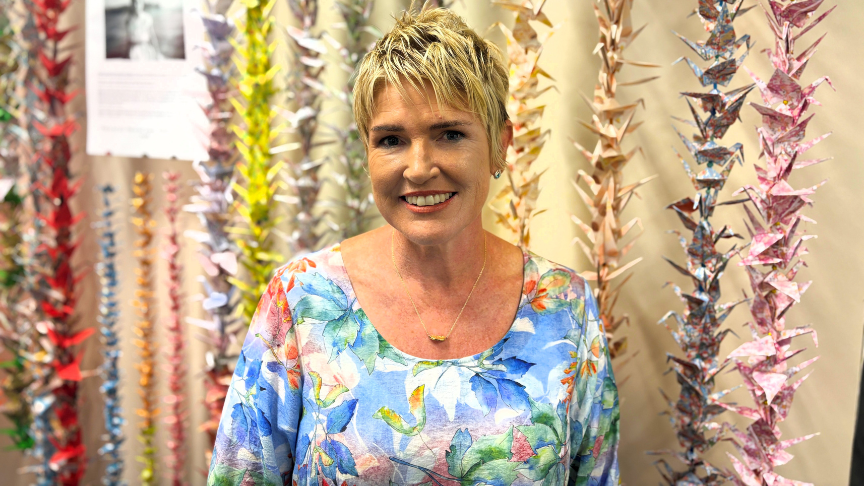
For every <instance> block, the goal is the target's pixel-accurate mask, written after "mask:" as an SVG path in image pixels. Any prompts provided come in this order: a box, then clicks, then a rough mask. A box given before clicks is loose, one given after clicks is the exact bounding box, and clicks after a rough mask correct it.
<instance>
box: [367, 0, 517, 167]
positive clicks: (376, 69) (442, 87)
mask: <svg viewBox="0 0 864 486" xmlns="http://www.w3.org/2000/svg"><path fill="white" fill-rule="evenodd" d="M412 7H413V2H412ZM355 75H356V79H355V84H354V119H355V121H356V123H357V129H358V131H359V132H360V137H361V138H362V139H363V143H365V144H366V145H367V146H368V144H369V123H370V121H371V120H372V116H373V114H374V111H375V107H374V97H375V92H376V90H378V89H380V88H381V87H382V86H383V85H384V84H389V85H392V86H395V87H396V88H397V89H399V92H400V93H402V95H403V96H406V97H407V94H406V92H405V88H404V86H403V85H402V81H403V79H405V80H408V82H409V83H410V84H411V86H412V87H414V88H415V89H418V90H420V91H421V92H422V89H421V87H422V85H423V83H424V82H428V83H430V84H431V85H432V89H433V90H434V92H435V97H436V101H437V102H438V105H439V106H452V107H461V108H462V109H467V111H470V112H472V113H474V114H475V115H477V117H478V118H479V119H480V121H481V122H482V123H483V126H484V128H485V129H486V134H487V136H488V139H489V153H490V155H491V156H492V161H493V166H494V168H495V169H501V170H503V169H504V168H505V166H506V162H505V153H504V150H502V148H501V130H502V129H503V128H504V125H505V123H506V121H507V119H508V116H507V105H506V103H507V97H508V89H509V83H508V74H507V68H506V67H505V66H504V62H503V60H502V57H501V51H500V50H499V49H498V47H497V46H496V45H495V44H493V43H491V42H489V41H487V40H485V39H483V38H482V37H480V36H479V35H477V33H476V32H474V30H473V29H471V28H470V27H468V24H466V23H465V21H464V20H463V19H462V18H461V17H459V16H458V15H456V14H454V13H453V12H451V11H449V10H446V9H441V8H435V9H426V8H424V9H423V10H421V11H419V12H416V11H415V10H414V9H413V8H409V9H408V10H407V11H405V12H403V13H402V16H401V17H400V18H398V19H396V25H395V26H394V27H393V29H392V30H391V31H390V32H388V33H387V34H386V35H385V36H384V37H382V38H381V39H379V40H378V42H376V43H375V47H373V48H372V50H371V51H370V52H369V53H368V54H366V56H365V57H364V58H363V60H362V61H361V63H360V66H359V67H358V68H357V72H356V73H355Z"/></svg>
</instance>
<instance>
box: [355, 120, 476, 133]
mask: <svg viewBox="0 0 864 486" xmlns="http://www.w3.org/2000/svg"><path fill="white" fill-rule="evenodd" d="M468 125H471V122H467V121H461V120H451V121H443V122H438V123H434V124H432V125H429V130H441V129H444V128H452V127H462V126H468ZM370 131H372V132H403V131H405V127H404V126H402V125H375V126H374V127H372V128H371V129H370Z"/></svg>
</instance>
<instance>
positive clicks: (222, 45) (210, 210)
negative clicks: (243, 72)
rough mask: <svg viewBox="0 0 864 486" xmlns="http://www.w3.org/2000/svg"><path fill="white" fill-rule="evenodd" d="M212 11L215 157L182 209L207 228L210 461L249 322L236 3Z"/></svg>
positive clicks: (198, 166) (207, 70) (205, 70)
mask: <svg viewBox="0 0 864 486" xmlns="http://www.w3.org/2000/svg"><path fill="white" fill-rule="evenodd" d="M207 5H208V12H207V13H206V14H205V13H202V14H200V16H201V20H202V22H203V23H204V26H205V30H206V31H207V35H208V37H209V43H208V47H207V48H206V49H205V50H204V56H203V57H204V65H203V66H201V67H199V68H198V72H199V73H201V74H202V75H203V76H205V78H206V79H207V81H208V82H207V88H208V90H209V92H210V102H209V103H208V104H206V105H205V106H204V112H205V114H206V115H207V118H208V120H210V138H209V145H208V154H209V155H210V160H208V161H196V162H194V163H193V168H194V169H195V171H196V172H197V173H198V176H199V182H198V183H197V184H196V185H195V190H196V194H195V195H194V196H192V198H191V203H190V204H187V205H185V206H183V210H184V211H186V212H189V213H192V214H194V215H196V216H197V217H198V221H199V222H200V224H201V226H202V227H203V229H204V231H191V230H190V231H186V232H185V235H186V236H188V237H189V238H191V239H192V240H193V241H195V242H196V243H198V244H199V247H198V261H199V262H200V268H201V269H202V271H203V274H202V275H200V276H199V277H198V279H199V281H201V283H202V287H203V289H204V292H205V293H204V295H199V296H197V298H196V299H195V300H197V301H200V302H201V305H202V308H203V309H204V312H205V314H206V316H207V318H206V319H193V318H190V317H187V318H186V323H188V324H191V325H194V326H196V327H197V328H199V329H201V330H202V331H203V332H204V334H196V337H197V338H198V339H200V340H202V341H203V342H204V343H205V344H206V345H207V348H208V349H207V351H206V355H205V356H206V359H205V363H204V376H205V379H204V390H205V393H204V407H205V409H206V411H207V414H206V418H205V420H204V422H203V423H202V424H201V426H200V427H199V430H201V431H203V432H205V433H206V434H207V436H208V438H209V439H210V443H209V447H206V448H205V450H206V462H207V464H209V463H210V459H211V457H210V456H211V454H212V450H213V444H214V442H215V440H216V431H217V428H218V426H219V422H220V419H221V417H222V409H223V408H224V404H225V397H226V396H227V393H228V385H229V383H230V381H231V376H232V375H233V374H234V364H235V363H236V361H237V355H236V352H235V351H234V350H233V349H232V346H236V345H238V343H239V341H240V337H239V334H240V333H241V332H242V331H243V329H244V328H245V326H244V325H243V323H241V322H240V321H239V320H238V319H237V314H236V312H235V311H236V308H237V300H238V298H237V296H238V293H239V292H238V290H237V287H235V286H234V284H233V283H231V279H232V278H236V277H237V273H238V260H239V257H238V254H239V249H238V248H237V245H236V244H235V243H234V238H236V236H232V235H231V234H229V229H230V228H231V226H232V219H233V217H234V213H233V209H234V201H235V196H234V191H233V189H232V187H233V184H234V169H235V165H236V164H237V161H238V159H239V152H238V150H237V149H236V146H235V136H234V133H233V132H232V131H231V130H230V128H229V125H230V123H231V121H232V119H233V118H234V114H235V108H234V104H233V103H231V96H232V89H233V88H232V85H231V79H232V76H233V73H234V61H233V59H232V56H233V54H234V44H233V43H232V42H231V39H232V37H233V35H234V33H235V30H236V29H235V26H234V23H233V22H232V21H231V20H230V19H229V18H228V17H226V14H227V12H228V8H229V7H230V5H231V2H225V1H220V2H215V3H208V4H207Z"/></svg>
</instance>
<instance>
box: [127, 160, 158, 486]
mask: <svg viewBox="0 0 864 486" xmlns="http://www.w3.org/2000/svg"><path fill="white" fill-rule="evenodd" d="M152 180H153V175H152V174H144V173H141V172H138V173H136V174H135V185H134V186H132V191H133V193H134V196H135V197H133V198H132V207H133V208H134V211H135V216H134V217H133V218H132V222H133V223H134V224H135V232H136V233H138V239H137V240H136V241H135V258H137V259H138V268H136V269H135V275H136V277H137V278H136V280H137V283H138V288H137V290H136V291H135V301H134V302H133V303H132V305H133V306H134V307H135V315H136V317H137V322H136V323H135V335H136V336H137V337H138V338H137V339H135V346H138V348H139V349H140V350H141V351H140V353H139V355H140V357H141V361H139V362H138V363H137V364H136V365H135V367H136V368H137V369H138V385H139V388H138V394H139V395H140V396H141V408H139V409H138V410H137V413H138V417H139V422H138V427H139V429H140V434H139V436H138V438H139V440H140V441H141V443H142V444H143V445H144V450H143V452H142V454H141V456H140V457H139V458H138V460H139V461H141V462H142V463H144V468H143V469H142V470H141V483H140V484H142V485H152V484H157V481H156V475H155V467H156V445H155V444H154V439H155V435H156V421H155V418H156V416H157V415H158V414H159V410H158V409H157V408H156V375H155V369H154V366H155V363H154V358H155V357H156V342H155V341H154V335H153V331H154V324H155V323H154V322H153V321H154V318H153V310H154V306H155V299H154V292H153V290H154V282H153V236H154V235H153V228H154V227H155V226H156V222H155V221H153V213H152V211H151V209H150V203H151V202H152V201H151V200H152V197H151V195H150V194H151V192H152Z"/></svg>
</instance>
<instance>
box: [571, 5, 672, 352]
mask: <svg viewBox="0 0 864 486" xmlns="http://www.w3.org/2000/svg"><path fill="white" fill-rule="evenodd" d="M632 7H633V0H595V2H594V15H595V16H596V17H597V22H598V24H599V25H600V41H599V42H598V43H597V46H596V47H595V48H594V52H595V53H596V54H597V55H598V56H599V57H600V74H599V79H598V82H597V85H595V87H594V98H593V99H588V98H587V97H586V98H585V102H586V103H588V106H589V107H590V108H591V111H592V112H593V113H594V115H593V116H592V118H591V122H590V123H589V122H581V123H582V125H583V126H585V127H586V128H588V129H589V130H591V132H592V133H593V134H594V135H596V136H597V137H598V140H597V145H596V146H595V147H594V151H593V152H592V151H589V150H587V149H585V148H584V147H582V146H581V145H579V144H578V143H576V142H575V141H574V142H573V143H574V145H575V146H576V148H577V149H579V151H580V152H581V153H582V155H583V156H584V157H585V159H587V160H588V162H589V163H591V167H592V169H593V170H592V171H591V174H588V173H586V172H584V171H582V170H579V179H580V180H581V182H582V183H583V184H584V185H585V186H586V187H587V188H588V191H585V190H584V189H583V188H582V187H581V186H580V185H579V184H578V181H574V186H575V187H576V191H577V192H578V193H579V195H580V197H581V198H582V201H583V202H584V203H585V205H586V206H587V207H588V210H589V212H590V214H591V223H590V224H586V223H584V222H582V221H581V220H580V219H579V218H578V217H576V216H572V218H573V221H574V222H575V223H576V224H577V226H579V228H580V229H581V230H582V231H583V232H584V233H585V236H586V237H587V238H588V243H587V244H586V243H585V242H584V241H583V240H582V239H579V238H576V239H575V240H574V242H575V243H578V244H579V247H580V248H581V249H582V251H583V252H584V253H585V255H586V256H587V257H588V261H589V262H590V263H591V268H592V269H593V270H592V271H590V272H585V273H584V274H583V275H582V276H583V277H586V278H587V279H588V280H593V281H596V282H597V284H596V287H595V293H596V298H597V305H598V307H599V308H600V319H601V321H602V322H603V327H604V328H605V330H606V335H607V338H608V339H609V342H610V345H609V354H610V355H611V356H612V358H615V357H618V356H620V355H621V354H622V353H624V351H625V350H626V348H627V338H626V337H617V338H616V335H617V331H618V329H619V328H620V327H621V325H622V324H624V323H626V322H629V320H628V317H627V315H626V314H625V315H623V316H622V317H620V318H619V317H615V315H614V307H615V304H616V303H617V301H618V294H619V292H620V290H621V287H622V286H623V285H624V283H626V282H627V280H628V279H629V278H630V277H629V276H628V277H626V278H625V279H623V280H622V281H621V282H620V283H618V284H617V285H615V286H614V287H613V285H612V281H613V280H615V279H616V278H618V277H620V276H623V275H624V274H625V273H626V272H627V271H628V270H630V269H631V268H633V266H634V265H636V264H637V263H639V262H640V261H641V260H642V258H641V257H640V258H636V259H634V260H631V261H629V262H627V263H624V262H623V260H624V258H625V257H626V256H627V254H628V253H629V252H630V250H631V249H632V248H633V245H634V244H635V242H636V237H638V235H637V236H636V237H633V238H630V241H628V242H626V243H625V238H626V237H627V235H628V234H629V233H630V231H632V230H633V229H634V227H635V226H637V225H638V226H640V227H641V225H642V223H641V221H640V220H639V218H634V219H633V220H631V221H630V222H628V223H625V224H622V223H621V214H622V213H623V212H624V209H625V208H626V207H627V203H629V202H630V199H631V198H632V197H633V196H634V195H636V189H637V188H638V187H639V186H641V185H643V184H645V183H646V182H648V181H649V180H651V179H652V178H653V177H649V178H646V179H643V180H641V181H638V182H635V183H632V184H627V185H625V184H624V168H625V167H626V166H627V164H628V163H629V162H630V160H631V159H632V158H633V157H634V155H635V154H636V153H637V151H639V149H638V148H634V149H631V150H630V151H625V150H624V148H623V147H622V143H623V141H624V138H625V137H626V136H627V135H628V134H630V133H633V132H634V131H635V130H636V129H637V128H639V125H641V122H638V123H634V122H633V118H634V116H635V114H636V109H637V108H638V107H639V105H640V104H641V103H642V100H641V99H640V100H636V101H635V102H633V103H628V104H622V103H621V102H620V101H619V100H618V98H617V96H618V87H621V86H635V85H639V84H642V83H647V82H649V81H652V80H654V79H656V77H648V78H643V79H639V80H636V81H630V82H624V83H619V82H618V74H619V73H620V71H621V69H622V68H623V67H624V66H627V65H631V66H639V67H657V65H656V64H649V63H644V62H637V61H631V60H629V59H626V58H625V57H624V50H625V49H626V48H627V47H629V46H630V45H631V44H632V43H633V41H634V40H635V39H636V37H637V36H638V35H639V34H640V33H641V32H642V29H643V28H644V27H643V28H640V29H638V30H634V29H633V25H632V21H631V16H630V11H631V8H632Z"/></svg>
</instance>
